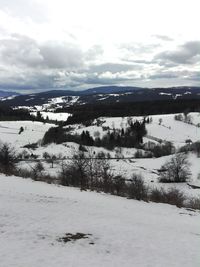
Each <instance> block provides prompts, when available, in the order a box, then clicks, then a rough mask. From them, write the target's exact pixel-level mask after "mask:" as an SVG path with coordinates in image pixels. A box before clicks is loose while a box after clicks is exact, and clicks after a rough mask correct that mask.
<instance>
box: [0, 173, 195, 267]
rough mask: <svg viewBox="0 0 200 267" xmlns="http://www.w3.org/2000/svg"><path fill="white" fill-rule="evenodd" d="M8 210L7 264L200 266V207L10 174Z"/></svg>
mask: <svg viewBox="0 0 200 267" xmlns="http://www.w3.org/2000/svg"><path fill="white" fill-rule="evenodd" d="M0 211H1V212H0V235H1V242H0V265H1V267H27V266H28V267H36V266H37V267H50V266H52V267H57V266H59V267H66V266H68V267H72V266H74V267H84V266H86V267H94V266H95V267H102V266H104V267H114V266H115V267H121V266H124V267H132V266H134V267H168V266H174V267H190V266H191V267H199V263H200V256H199V247H200V228H199V221H200V214H199V212H193V211H189V210H186V209H178V208H176V207H174V206H170V205H167V204H153V203H145V202H139V201H134V200H127V199H124V198H120V197H115V196H109V195H105V194H99V193H94V192H80V191H79V190H78V189H74V188H67V187H61V186H55V185H48V184H45V183H41V182H33V181H31V180H29V179H22V178H16V177H5V176H3V175H0ZM76 233H82V234H86V238H84V239H80V240H74V241H69V242H67V243H65V242H61V239H62V237H64V236H66V234H76Z"/></svg>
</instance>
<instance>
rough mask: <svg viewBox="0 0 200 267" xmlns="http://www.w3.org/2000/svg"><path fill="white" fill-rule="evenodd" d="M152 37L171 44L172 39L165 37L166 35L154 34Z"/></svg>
mask: <svg viewBox="0 0 200 267" xmlns="http://www.w3.org/2000/svg"><path fill="white" fill-rule="evenodd" d="M153 37H155V38H157V39H159V40H162V41H165V42H171V41H173V40H174V39H173V38H171V37H169V36H167V35H161V34H156V35H153Z"/></svg>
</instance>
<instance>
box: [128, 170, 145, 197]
mask: <svg viewBox="0 0 200 267" xmlns="http://www.w3.org/2000/svg"><path fill="white" fill-rule="evenodd" d="M127 187H128V197H129V198H132V199H137V200H147V196H148V188H147V187H146V185H145V183H144V180H143V178H142V177H141V176H140V175H136V174H134V175H133V176H132V179H131V182H130V183H129V184H128V186H127Z"/></svg>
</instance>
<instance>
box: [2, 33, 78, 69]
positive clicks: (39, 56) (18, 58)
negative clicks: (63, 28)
mask: <svg viewBox="0 0 200 267" xmlns="http://www.w3.org/2000/svg"><path fill="white" fill-rule="evenodd" d="M0 59H1V61H2V62H3V63H5V64H11V65H17V66H19V67H20V66H27V67H30V68H32V67H34V68H35V67H43V68H69V69H77V68H80V67H81V66H82V65H83V53H82V51H81V49H80V48H79V47H77V46H76V45H73V44H69V43H57V42H48V43H45V44H43V45H39V44H38V43H36V41H35V40H33V39H31V38H29V37H27V36H23V35H17V34H15V35H12V36H11V38H9V39H3V40H1V41H0Z"/></svg>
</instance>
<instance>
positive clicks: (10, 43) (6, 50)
mask: <svg viewBox="0 0 200 267" xmlns="http://www.w3.org/2000/svg"><path fill="white" fill-rule="evenodd" d="M0 59H1V62H3V63H5V64H11V65H18V64H19V65H25V66H34V67H35V66H37V65H38V64H41V62H42V61H43V58H42V56H41V55H40V50H39V47H38V45H37V43H36V42H35V41H34V40H33V39H31V38H28V37H27V36H22V35H16V34H15V35H12V36H11V38H9V39H3V40H0Z"/></svg>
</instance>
